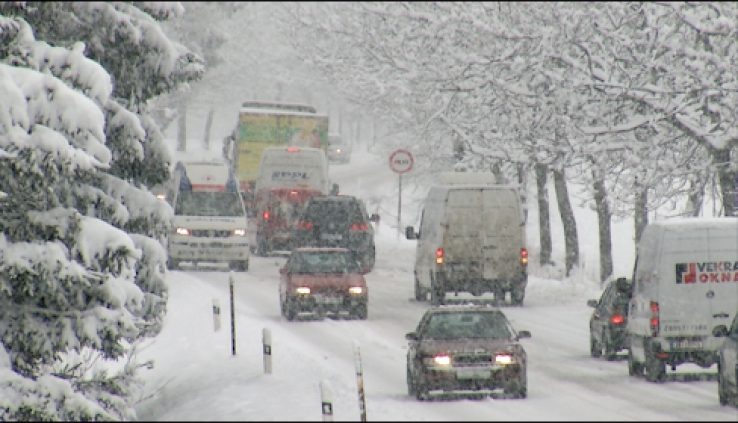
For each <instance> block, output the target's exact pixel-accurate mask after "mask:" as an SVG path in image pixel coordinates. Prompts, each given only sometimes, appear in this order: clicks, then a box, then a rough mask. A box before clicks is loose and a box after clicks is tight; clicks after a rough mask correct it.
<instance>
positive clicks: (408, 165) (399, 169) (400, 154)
mask: <svg viewBox="0 0 738 423" xmlns="http://www.w3.org/2000/svg"><path fill="white" fill-rule="evenodd" d="M389 162H390V169H392V171H393V172H395V173H397V174H398V176H399V185H398V190H397V239H400V233H401V232H402V174H403V173H407V172H410V171H411V170H412V168H413V164H414V163H415V161H414V160H413V155H412V154H410V152H409V151H407V150H402V149H399V150H395V151H394V152H392V154H390V158H389Z"/></svg>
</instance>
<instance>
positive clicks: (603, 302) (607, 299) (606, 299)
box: [597, 282, 615, 310]
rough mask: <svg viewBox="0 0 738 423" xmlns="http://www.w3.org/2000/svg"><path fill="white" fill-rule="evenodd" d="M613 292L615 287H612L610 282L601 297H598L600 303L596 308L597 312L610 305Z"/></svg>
mask: <svg viewBox="0 0 738 423" xmlns="http://www.w3.org/2000/svg"><path fill="white" fill-rule="evenodd" d="M614 290H615V287H614V286H613V284H612V282H611V283H610V284H609V285H607V288H605V291H604V292H603V293H602V296H601V297H600V302H599V304H598V306H597V307H598V309H599V310H603V309H604V308H605V307H608V306H609V305H610V304H612V297H613V291H614Z"/></svg>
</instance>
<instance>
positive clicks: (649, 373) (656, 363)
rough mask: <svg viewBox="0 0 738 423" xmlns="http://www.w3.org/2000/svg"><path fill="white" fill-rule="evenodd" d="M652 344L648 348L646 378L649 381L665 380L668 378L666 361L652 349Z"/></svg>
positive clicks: (645, 366)
mask: <svg viewBox="0 0 738 423" xmlns="http://www.w3.org/2000/svg"><path fill="white" fill-rule="evenodd" d="M651 348H652V347H651V345H649V346H648V348H646V363H645V365H644V368H645V371H646V380H648V381H649V382H663V381H664V380H665V379H666V363H664V361H663V360H661V359H660V358H658V357H656V351H652V350H651Z"/></svg>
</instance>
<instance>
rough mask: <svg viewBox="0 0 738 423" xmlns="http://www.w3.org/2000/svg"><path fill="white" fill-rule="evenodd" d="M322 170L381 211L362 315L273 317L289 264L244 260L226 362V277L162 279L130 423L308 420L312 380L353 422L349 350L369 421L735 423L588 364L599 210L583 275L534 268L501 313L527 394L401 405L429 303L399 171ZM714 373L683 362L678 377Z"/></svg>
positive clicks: (708, 402) (181, 274)
mask: <svg viewBox="0 0 738 423" xmlns="http://www.w3.org/2000/svg"><path fill="white" fill-rule="evenodd" d="M216 139H217V138H216ZM188 148H191V147H190V146H188ZM213 151H219V149H213ZM213 151H211V152H209V153H206V152H202V151H198V150H197V149H195V150H194V151H193V150H190V151H188V153H187V154H189V155H193V156H198V157H202V156H203V155H208V154H210V153H212V152H213ZM180 154H182V153H178V155H180ZM216 155H217V154H216ZM331 172H332V177H333V178H334V182H338V183H339V184H340V185H341V191H342V193H344V194H351V195H357V196H359V197H361V198H364V199H365V201H366V202H367V205H368V209H369V212H370V213H373V212H374V211H375V210H379V212H380V214H381V215H382V220H381V223H380V225H379V227H378V231H377V235H376V245H377V264H376V267H375V269H374V270H373V271H372V272H371V273H370V274H368V275H367V277H366V278H367V282H368V284H369V293H370V294H369V295H370V300H369V301H370V302H369V318H368V320H366V321H355V320H332V319H326V320H319V321H315V320H307V321H297V322H288V321H286V320H285V319H284V318H282V317H281V316H280V312H279V305H278V293H277V284H278V281H279V275H278V271H277V269H278V268H279V267H280V266H281V265H282V264H283V263H284V261H285V260H286V256H285V255H281V254H275V255H273V256H271V257H266V258H264V257H252V258H251V268H250V269H249V271H248V272H245V273H234V274H233V275H234V292H235V316H236V319H235V321H236V322H235V327H236V329H235V330H236V355H235V356H234V355H232V352H231V332H230V320H229V313H230V309H229V274H230V273H229V272H228V271H226V270H225V269H224V268H217V267H210V268H207V267H206V268H198V269H185V270H182V271H172V272H169V275H168V282H169V285H170V299H169V306H168V309H169V312H168V314H167V317H166V321H165V325H164V329H163V332H162V333H161V335H160V336H159V337H158V338H156V339H155V340H153V341H152V342H149V343H148V344H147V345H146V347H145V348H143V349H142V350H141V351H140V353H139V359H142V360H143V359H153V360H155V366H154V368H153V369H152V370H150V371H145V372H143V374H142V376H143V377H144V379H145V381H146V385H145V388H144V394H143V395H144V396H148V397H149V398H147V399H144V400H142V401H141V402H140V403H139V404H138V406H137V412H138V417H139V418H140V419H142V420H209V421H220V420H319V419H321V415H322V414H321V395H320V388H319V384H320V382H321V381H323V380H325V381H328V382H329V384H330V386H331V390H332V394H333V405H334V418H335V419H336V420H354V421H355V420H359V417H360V414H359V403H358V392H357V379H356V374H355V370H354V350H353V345H354V342H356V343H358V345H359V346H360V348H361V354H362V359H363V369H364V388H365V394H366V412H367V420H447V421H453V420H701V421H709V420H725V421H736V420H738V410H736V409H735V408H730V407H721V406H720V405H719V404H718V398H717V383H716V382H715V381H714V380H700V381H694V382H677V381H668V382H666V383H663V384H653V383H649V382H646V381H644V380H642V379H635V378H631V377H629V376H628V371H627V364H626V362H625V361H624V357H620V359H619V360H616V361H614V362H608V361H606V360H604V359H593V358H591V357H590V356H589V350H588V348H589V333H588V319H589V315H590V313H591V311H592V309H591V308H588V307H587V306H586V300H587V299H590V298H598V296H599V294H600V292H601V289H600V286H599V282H597V277H596V269H597V268H598V264H597V255H598V250H597V243H598V240H597V230H596V228H597V226H596V225H597V220H596V215H595V214H594V212H593V211H591V210H588V209H584V208H578V209H577V215H576V217H577V222H578V225H579V226H578V229H579V236H580V247H581V254H582V261H583V263H584V265H583V266H582V269H581V270H580V271H578V272H577V273H576V274H574V275H573V276H571V277H570V278H566V279H565V280H563V281H562V280H556V279H554V277H555V278H558V279H561V278H559V276H556V275H555V274H556V272H557V271H556V270H553V271H546V272H543V271H541V270H537V269H532V271H533V272H534V273H537V274H538V276H532V277H531V278H530V282H529V285H528V289H527V295H526V299H525V306H524V307H515V308H507V307H506V308H503V311H504V312H505V313H506V314H507V316H508V317H509V318H510V319H511V321H512V322H513V325H514V326H516V328H517V329H526V330H529V331H531V332H532V338H531V339H525V340H523V341H522V342H524V345H525V347H526V350H527V352H528V357H529V367H528V384H529V386H528V392H529V395H528V398H527V399H524V400H504V399H495V398H489V397H471V398H465V397H459V396H441V397H440V398H438V399H439V401H431V402H418V401H416V400H415V399H413V398H411V397H409V396H408V395H407V388H406V384H405V361H406V348H407V342H406V341H405V339H404V335H405V333H407V332H410V331H412V330H414V328H415V326H416V324H417V322H418V320H419V318H420V316H421V315H422V314H423V312H424V311H425V310H426V309H427V307H429V306H428V304H427V303H418V302H416V301H414V300H413V299H412V297H413V284H412V269H413V260H414V254H415V250H414V248H415V241H408V240H405V239H404V237H400V236H398V233H397V230H396V221H397V215H396V210H397V199H396V198H397V176H396V175H395V174H393V173H392V172H391V171H390V170H389V168H388V166H387V160H386V158H384V157H378V156H376V155H374V154H371V153H369V152H366V151H365V149H364V148H360V149H359V151H355V153H354V156H353V158H352V162H351V163H350V164H348V165H334V166H332V169H331ZM420 191H422V190H420ZM407 192H411V190H409V189H408V191H407ZM529 198H530V197H529ZM550 198H555V197H553V195H552V196H551V197H550ZM402 206H403V209H402V210H403V212H402V216H403V225H408V224H414V223H416V222H414V221H412V219H413V218H414V216H416V215H417V208H418V207H419V206H420V202H419V201H415V200H413V199H412V198H405V197H404V196H403V204H402ZM551 213H552V220H553V221H554V222H555V223H554V227H553V240H554V245H555V251H554V259H555V260H557V259H558V261H562V260H561V258H563V233H562V229H561V225H560V224H558V223H556V222H557V217H558V212H557V211H556V209H555V202H554V203H552V210H551ZM536 223H537V215H536V209H535V206H532V207H531V208H530V211H529V215H528V233H529V239H528V242H529V249H531V251H532V252H535V251H536V250H537V248H536V246H537V244H538V242H537V226H536ZM613 234H614V240H613V250H614V256H615V274H616V275H617V276H621V275H622V276H629V275H630V273H631V272H632V270H631V269H632V265H633V259H634V246H633V241H632V238H633V235H632V234H633V229H632V221H625V222H617V223H615V224H614V227H613ZM532 261H535V257H533V259H532ZM545 275H548V277H545V278H544V277H541V276H545ZM460 298H461V299H463V298H473V297H471V296H467V295H461V296H460ZM214 299H215V300H218V301H219V303H220V306H221V309H222V312H221V313H222V314H221V320H222V328H221V329H220V331H217V332H216V331H215V330H214V327H213V325H214V322H213V313H212V308H213V300H214ZM264 328H268V329H269V330H270V331H271V334H272V339H273V346H272V348H273V373H272V374H268V375H267V374H264V371H263V361H262V358H263V356H262V331H263V329H264ZM714 371H715V369H714V368H713V369H708V370H702V369H699V368H698V367H690V366H683V367H680V368H679V369H678V370H677V372H676V373H690V372H703V373H704V372H707V373H714ZM667 373H669V374H670V373H673V372H671V371H670V370H667Z"/></svg>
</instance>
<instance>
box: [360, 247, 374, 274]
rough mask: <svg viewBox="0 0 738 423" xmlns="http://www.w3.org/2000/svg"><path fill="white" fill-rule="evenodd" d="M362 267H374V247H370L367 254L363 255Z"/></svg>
mask: <svg viewBox="0 0 738 423" xmlns="http://www.w3.org/2000/svg"><path fill="white" fill-rule="evenodd" d="M363 261H364V267H368V268H370V269H373V268H374V263H375V262H376V251H375V250H374V247H372V249H371V251H370V252H369V254H367V255H366V256H364V260H363Z"/></svg>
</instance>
